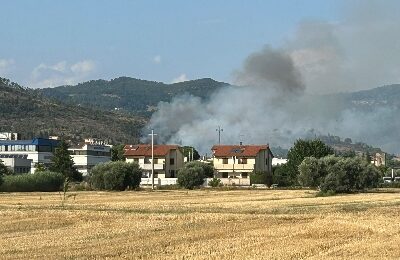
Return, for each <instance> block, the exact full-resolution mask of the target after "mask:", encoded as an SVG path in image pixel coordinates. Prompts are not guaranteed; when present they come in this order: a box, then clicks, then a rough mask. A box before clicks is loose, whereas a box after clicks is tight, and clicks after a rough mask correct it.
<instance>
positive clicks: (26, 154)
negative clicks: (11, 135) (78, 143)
mask: <svg viewBox="0 0 400 260" xmlns="http://www.w3.org/2000/svg"><path fill="white" fill-rule="evenodd" d="M58 143H59V142H58V141H57V140H50V139H44V138H35V139H33V140H0V159H3V158H4V159H6V158H22V159H27V160H30V161H31V168H30V172H31V173H34V172H35V170H36V165H37V164H39V163H40V164H43V165H44V166H46V167H48V166H50V164H51V163H52V162H51V159H52V158H53V153H54V151H55V149H56V147H57V146H58ZM19 162H22V161H18V160H14V164H13V165H14V166H13V167H25V164H26V162H24V163H23V164H22V165H20V166H19V165H16V164H15V163H17V164H18V163H19ZM8 167H11V165H8Z"/></svg>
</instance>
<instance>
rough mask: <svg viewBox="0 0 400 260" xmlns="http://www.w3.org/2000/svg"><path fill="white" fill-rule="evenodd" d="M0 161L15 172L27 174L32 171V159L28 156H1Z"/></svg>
mask: <svg viewBox="0 0 400 260" xmlns="http://www.w3.org/2000/svg"><path fill="white" fill-rule="evenodd" d="M0 162H2V163H3V164H4V165H5V166H7V167H8V168H9V169H10V170H11V171H12V172H14V173H15V174H25V173H30V172H31V167H32V166H31V164H32V160H29V159H26V158H18V157H13V158H0Z"/></svg>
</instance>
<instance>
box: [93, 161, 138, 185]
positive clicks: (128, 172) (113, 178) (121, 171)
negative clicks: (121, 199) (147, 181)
mask: <svg viewBox="0 0 400 260" xmlns="http://www.w3.org/2000/svg"><path fill="white" fill-rule="evenodd" d="M141 177H142V171H141V170H140V168H139V166H138V164H136V163H126V162H122V161H116V162H108V163H103V164H98V165H96V166H95V167H94V168H93V169H92V170H91V172H90V184H91V186H92V187H93V188H95V189H97V190H126V189H136V188H137V187H139V185H140V180H141Z"/></svg>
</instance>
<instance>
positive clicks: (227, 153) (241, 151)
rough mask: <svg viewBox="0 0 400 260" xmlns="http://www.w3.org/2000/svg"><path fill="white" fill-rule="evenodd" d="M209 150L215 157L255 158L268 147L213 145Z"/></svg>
mask: <svg viewBox="0 0 400 260" xmlns="http://www.w3.org/2000/svg"><path fill="white" fill-rule="evenodd" d="M211 150H212V151H213V153H214V156H215V157H233V156H236V157H255V156H257V154H258V153H259V152H260V151H262V150H268V151H269V152H270V150H269V146H268V145H214V146H213V147H212V148H211Z"/></svg>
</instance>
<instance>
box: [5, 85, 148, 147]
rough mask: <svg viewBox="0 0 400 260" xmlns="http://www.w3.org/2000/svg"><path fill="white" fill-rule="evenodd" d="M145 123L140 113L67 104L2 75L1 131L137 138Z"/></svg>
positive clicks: (116, 139) (117, 139)
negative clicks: (116, 111) (125, 112)
mask: <svg viewBox="0 0 400 260" xmlns="http://www.w3.org/2000/svg"><path fill="white" fill-rule="evenodd" d="M144 124H145V120H144V119H143V118H141V117H138V116H132V115H127V114H121V113H115V112H109V111H101V110H97V109H93V108H87V107H83V106H76V105H68V104H64V103H62V102H60V101H57V100H54V99H50V98H47V97H44V96H43V95H42V94H41V93H40V92H38V91H35V90H32V89H28V88H24V87H21V86H20V85H18V84H16V83H13V82H10V80H8V79H4V78H0V132H17V133H21V137H22V138H23V139H31V138H33V137H47V136H49V135H57V136H64V137H66V138H68V139H72V140H81V139H83V138H86V137H98V138H102V139H110V140H112V141H114V142H136V141H137V140H138V138H139V135H140V129H141V128H142V127H143V126H144Z"/></svg>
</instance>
